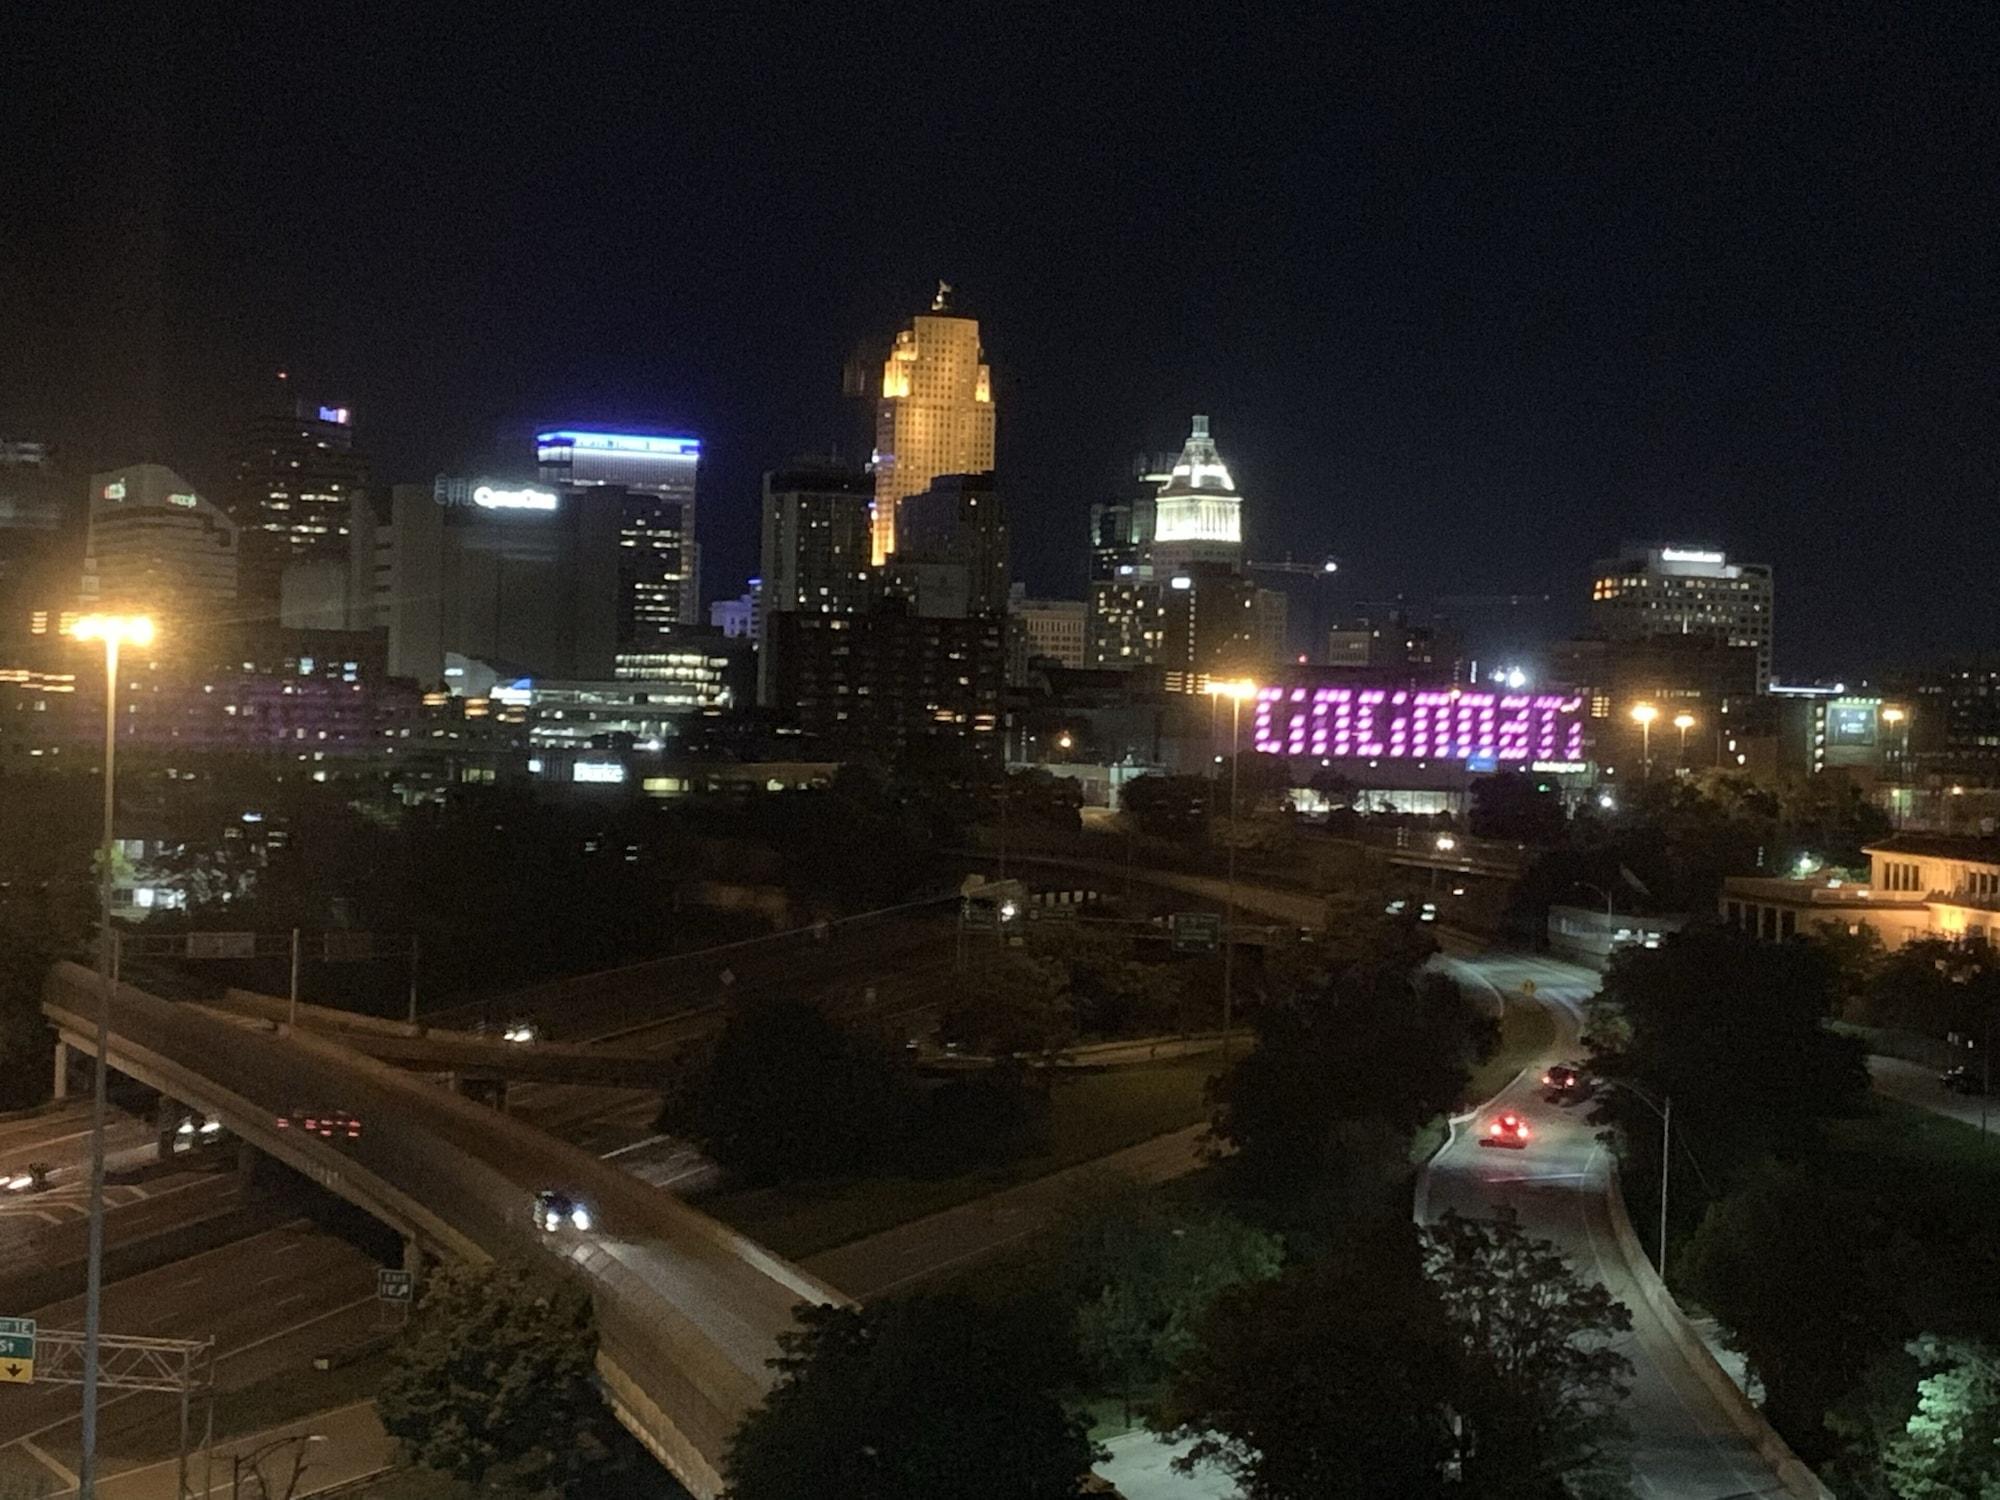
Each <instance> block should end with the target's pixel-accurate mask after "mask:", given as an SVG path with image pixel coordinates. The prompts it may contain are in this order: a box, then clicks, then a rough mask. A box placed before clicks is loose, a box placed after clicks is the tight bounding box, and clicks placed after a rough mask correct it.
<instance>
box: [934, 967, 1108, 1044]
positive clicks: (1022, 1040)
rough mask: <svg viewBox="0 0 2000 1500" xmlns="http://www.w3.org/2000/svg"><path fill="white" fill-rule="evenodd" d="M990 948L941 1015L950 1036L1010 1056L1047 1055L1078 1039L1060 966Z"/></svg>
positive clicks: (945, 1032) (942, 1028)
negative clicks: (1018, 1054)
mask: <svg viewBox="0 0 2000 1500" xmlns="http://www.w3.org/2000/svg"><path fill="white" fill-rule="evenodd" d="M987 953H988V955H989V956H988V957H987V959H986V961H985V962H984V963H982V964H980V965H979V967H978V971H977V972H976V973H974V974H973V975H971V976H970V983H968V984H967V985H965V986H964V987H963V988H962V989H961V990H960V991H959V993H958V995H957V996H956V998H955V999H954V1000H953V1001H952V1003H951V1004H950V1006H949V1007H948V1008H947V1009H946V1010H945V1012H944V1014H943V1016H942V1017H941V1018H940V1019H939V1023H938V1029H939V1032H940V1033H941V1034H942V1035H943V1036H944V1037H945V1038H946V1039H947V1040H948V1041H953V1042H958V1043H961V1044H963V1045H964V1046H967V1047H971V1048H974V1049H977V1050H979V1051H982V1052H990V1053H993V1054H995V1055H998V1056H1001V1057H1012V1056H1014V1055H1016V1054H1017V1053H1025V1054H1030V1055H1034V1056H1046V1055H1049V1054H1053V1053H1056V1052H1060V1051H1061V1050H1062V1049H1063V1048H1064V1047H1067V1046H1068V1045H1069V1044H1070V1043H1071V1042H1073V1041H1075V1040H1076V1007H1075V1005H1074V1004H1072V1003H1071V1001H1070V998H1069V992H1068V985H1067V978H1068V976H1067V975H1066V974H1065V973H1064V972H1063V969H1062V967H1061V965H1059V964H1056V963H1052V962H1050V961H1049V960H1047V959H1045V958H1042V957H1039V956H1037V955H1035V954H1031V953H1022V952H1014V951H1010V950H1006V949H1002V950H1000V951H998V952H997V953H995V952H993V950H990V949H989V950H987Z"/></svg>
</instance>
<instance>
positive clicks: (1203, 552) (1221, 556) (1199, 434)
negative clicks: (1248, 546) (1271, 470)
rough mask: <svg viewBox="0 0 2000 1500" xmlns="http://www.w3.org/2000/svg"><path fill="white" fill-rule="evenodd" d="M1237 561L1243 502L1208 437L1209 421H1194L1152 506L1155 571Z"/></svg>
mask: <svg viewBox="0 0 2000 1500" xmlns="http://www.w3.org/2000/svg"><path fill="white" fill-rule="evenodd" d="M1242 559H1243V496H1242V495H1241V494H1240V493H1239V492H1238V491H1237V488H1236V481H1235V480H1234V479H1232V478H1231V477H1230V474H1229V466H1228V465H1227V464H1225V463H1224V462H1223V461H1222V455H1221V454H1220V453H1218V452H1217V451H1216V448H1215V439H1214V438H1212V437H1210V436H1209V435H1208V418H1207V417H1199V416H1198V417H1196V418H1195V419H1194V430H1193V431H1192V432H1190V433H1189V434H1188V440H1187V442H1186V444H1185V445H1184V446H1183V447H1182V448H1181V456H1180V457H1179V458H1178V459H1176V460H1175V462H1174V467H1173V471H1172V472H1171V473H1170V474H1169V475H1168V476H1167V481H1166V483H1165V484H1163V485H1161V486H1160V493H1159V498H1158V499H1157V500H1156V501H1155V502H1154V520H1153V561H1154V565H1155V566H1156V567H1158V568H1161V569H1172V568H1175V567H1178V566H1181V565H1183V564H1186V563H1193V562H1222V563H1237V564H1240V563H1241V562H1242Z"/></svg>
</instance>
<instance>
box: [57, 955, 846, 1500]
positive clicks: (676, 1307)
mask: <svg viewBox="0 0 2000 1500" xmlns="http://www.w3.org/2000/svg"><path fill="white" fill-rule="evenodd" d="M88 982H89V976H88V974H87V972H86V971H82V970H80V969H78V968H77V967H76V966H74V965H62V966H58V968H57V970H56V972H55V974H54V975H53V976H52V978H51V981H50V988H49V998H48V1006H49V1008H50V1009H51V1011H52V1012H53V1013H54V1014H55V1015H56V1016H57V1017H58V1018H60V1020H61V1022H62V1024H63V1026H64V1029H65V1031H66V1033H70V1034H73V1035H75V1034H80V1032H81V1028H82V1024H83V1023H82V1021H81V1019H80V1014H79V1013H80V1011H81V1010H82V1009H83V1007H82V1006H81V1003H80V1001H79V1000H78V998H77V997H78V994H79V992H80V991H81V990H82V989H83V988H84V987H85V986H86V985H87V984H88ZM113 1034H114V1038H115V1045H116V1046H117V1047H118V1048H120V1049H123V1051H124V1053H125V1054H126V1055H127V1056H128V1057H130V1058H133V1059H136V1063H137V1065H139V1066H144V1067H155V1068H158V1069H160V1070H161V1076H162V1077H164V1078H165V1079H166V1080H167V1081H168V1082H169V1083H170V1084H172V1083H174V1082H175V1080H176V1079H179V1080H180V1082H179V1083H178V1084H177V1086H179V1087H182V1088H184V1089H185V1090H186V1091H187V1092H189V1093H191V1094H194V1095H197V1096H201V1097H211V1098H212V1099H213V1102H214V1103H215V1104H216V1106H217V1107H218V1108H220V1109H222V1110H223V1111H224V1112H225V1113H229V1112H232V1111H234V1112H235V1113H236V1115H238V1116H240V1118H237V1117H232V1118H231V1119H230V1124H231V1125H232V1127H234V1128H237V1129H239V1130H242V1131H250V1132H258V1133H259V1135H258V1138H259V1139H263V1140H266V1141H269V1142H271V1143H272V1144H273V1145H275V1144H276V1138H277V1134H278V1133H277V1132H276V1130H275V1129H274V1128H273V1127H272V1126H271V1124H270V1120H271V1116H272V1113H273V1112H279V1111H284V1110H288V1109H291V1108H294V1107H296V1106H297V1104H298V1103H299V1102H300V1101H302V1100H310V1101H313V1102H315V1103H318V1104H320V1105H321V1106H322V1107H339V1108H344V1109H350V1110H352V1111H354V1112H355V1113H357V1114H358V1115H360V1116H361V1118H362V1119H363V1121H364V1122H365V1129H364V1133H363V1135H362V1137H361V1138H360V1139H358V1140H353V1141H346V1140H343V1141H341V1142H340V1143H339V1144H338V1145H337V1146H336V1145H334V1144H332V1143H327V1142H320V1141H317V1140H308V1139H301V1138H296V1137H287V1138H286V1140H287V1142H288V1144H287V1145H286V1147H285V1149H286V1150H287V1151H293V1152H297V1153H299V1154H300V1155H301V1157H302V1159H305V1160H306V1161H308V1162H309V1163H310V1164H311V1166H312V1168H313V1173H314V1175H316V1176H318V1177H320V1178H321V1180H322V1181H324V1182H325V1183H326V1184H327V1185H328V1186H329V1187H331V1188H333V1189H334V1190H335V1191H337V1192H341V1193H343V1194H344V1195H349V1196H351V1197H352V1198H353V1200H354V1201H357V1202H359V1203H361V1204H362V1205H363V1206H366V1207H369V1208H371V1209H372V1210H374V1211H377V1212H384V1213H391V1214H396V1215H401V1216H404V1217H406V1218H408V1219H409V1220H410V1221H411V1223H412V1224H414V1225H415V1226H416V1227H417V1228H418V1229H419V1231H420V1232H421V1233H422V1234H423V1235H424V1236H425V1237H426V1238H427V1239H435V1240H436V1243H437V1245H438V1246H441V1247H443V1248H446V1249H449V1250H451V1251H452V1252H453V1253H469V1252H470V1251H471V1250H473V1249H474V1248H475V1247H476V1249H477V1250H483V1251H484V1252H485V1253H489V1254H496V1255H498V1254H510V1253H521V1252H533V1251H538V1250H539V1251H542V1252H545V1253H547V1252H554V1253H560V1254H563V1255H564V1256H565V1257H566V1258H568V1259H569V1260H571V1261H572V1262H573V1263H574V1264H575V1265H576V1266H577V1267H579V1268H580V1269H581V1270H583V1271H584V1272H585V1273H586V1274H587V1275H588V1276H589V1277H590V1278H591V1280H592V1290H593V1294H594V1297H595V1300H596V1303H597V1309H598V1315H599V1327H600V1330H601V1349H602V1353H603V1356H604V1358H605V1359H606V1360H607V1361H608V1362H609V1364H608V1366H605V1367H603V1368H606V1370H607V1375H608V1377H609V1378H612V1379H613V1381H614V1389H615V1391H616V1393H617V1395H618V1400H619V1403H620V1410H621V1412H622V1413H623V1414H624V1415H626V1416H628V1417H629V1418H630V1419H631V1420H633V1421H634V1422H635V1423H636V1424H638V1425H640V1426H641V1427H642V1428H643V1429H644V1431H645V1432H646V1434H647V1436H648V1437H649V1438H650V1439H651V1440H653V1441H657V1442H662V1443H664V1444H667V1445H668V1447H669V1451H670V1453H671V1454H672V1455H673V1457H674V1463H675V1464H676V1466H677V1468H678V1469H679V1471H680V1472H681V1474H682V1477H683V1478H684V1480H685V1481H686V1482H688V1483H690V1485H691V1487H693V1488H695V1489H697V1490H698V1491H700V1492H702V1493H714V1492H716V1491H717V1490H719V1488H720V1486H719V1483H718V1482H717V1479H716V1475H715V1471H714V1465H715V1464H716V1463H717V1462H718V1461H719V1459H720V1457H721V1453H722V1450H723V1448H724V1446H725V1445H726V1443H727V1439H728V1437H729V1435H730V1433H731V1432H733V1431H734V1429H735V1427H736V1424H737V1422H738V1421H739V1420H740V1419H741V1417H742V1415H743V1413H744V1412H745V1411H746V1410H747V1409H748V1408H749V1407H750V1406H752V1405H754V1404H756V1403H757V1402H759V1401H761V1400H762V1398H763V1396H764V1394H765V1392H766V1391H767V1390H768V1389H769V1386H770V1383H771V1380H772V1374H771V1371H770V1369H769V1366H768V1360H769V1359H770V1357H771V1356H772V1354H773V1353H775V1349H776V1340H777V1336H778V1334H779V1333H780V1332H781V1331H782V1330H784V1329H786V1328H788V1327H790V1326H791V1323H792V1312H793V1309H794V1307H796V1305H797V1304H798V1303H799V1302H801V1301H806V1300H837V1294H835V1293H833V1292H832V1291H830V1290H829V1289H827V1288H825V1287H824V1286H823V1284H821V1283H819V1282H818V1281H816V1280H815V1279H814V1278H812V1277H810V1276H808V1275H807V1274H806V1273H804V1272H802V1271H800V1270H798V1269H797V1268H796V1267H793V1266H789V1265H787V1264H786V1263H784V1262H783V1261H782V1260H780V1259H778V1258H777V1257H775V1256H772V1255H770V1254H768V1253H767V1252H764V1251H762V1250H761V1249H760V1248H759V1247H757V1246H756V1245H754V1244H752V1243H750V1242H748V1241H746V1240H744V1239H743V1238H742V1237H741V1236H739V1235H737V1234H735V1233H734V1232H733V1231H730V1230H729V1229H727V1228H726V1227H724V1226H723V1225H720V1224H718V1223H716V1222H715V1221H714V1220H711V1219H709V1218H707V1217H706V1216H705V1215H701V1214H699V1213H696V1212H695V1211H693V1210H691V1209H689V1208H688V1207H687V1206H686V1205H684V1204H683V1203H681V1202H680V1201H679V1200H678V1199H676V1198H675V1197H674V1196H673V1195H672V1194H670V1193H664V1192H661V1191H659V1190H658V1189H656V1188H653V1187H651V1186H649V1185H648V1184H646V1183H644V1182H642V1181H640V1180H638V1179H637V1178H635V1177H632V1176H628V1175H626V1174H625V1173H622V1172H620V1171H619V1170H618V1169H617V1168H616V1166H615V1165H611V1164H606V1163H604V1162H601V1161H599V1160H597V1159H596V1158H595V1157H593V1156H591V1155H590V1154H588V1153H586V1152H582V1151H579V1150H578V1149H577V1148H575V1147H574V1146H571V1145H569V1144H567V1143H565V1142H561V1141H558V1140H555V1139H554V1138H552V1137H549V1136H547V1135H545V1134H543V1133H541V1132H539V1131H536V1130H533V1129H531V1128H529V1127H527V1126H525V1125H523V1124H521V1123H520V1122H518V1121H515V1120H513V1119H510V1118H509V1117H508V1116H506V1115H503V1114H499V1113H496V1112H495V1111H494V1110H492V1109H490V1108H487V1107H485V1106H483V1105H478V1104H474V1103H472V1102H471V1101H469V1100H466V1099H462V1098H459V1097H457V1096H455V1095H453V1094H452V1093H450V1092H449V1091H447V1090H444V1089H441V1088H439V1087H437V1086H436V1085H435V1084H433V1083H430V1082H428V1081H426V1080H424V1079H421V1078H415V1077H411V1076H409V1075H408V1074H405V1073H401V1072H399V1071H397V1070H395V1069H393V1068H390V1067H387V1066H384V1065H382V1064H378V1063H374V1062H371V1061H369V1060H368V1059H366V1058H363V1057H360V1056H359V1055H357V1054H355V1053H353V1052H351V1051H349V1050H348V1049H345V1048H343V1047H341V1046H339V1045H338V1044H337V1043H334V1042H330V1041H327V1040H324V1039H321V1038H318V1037H313V1036H309V1035H305V1034H300V1035H297V1036H291V1037H279V1036H277V1035H274V1034H272V1033H270V1032H267V1031H263V1030H260V1029H257V1028H254V1027H247V1026H243V1025H238V1024H234V1023H231V1022H228V1021H224V1020H221V1019H219V1018H216V1017H214V1016H211V1015H208V1014H206V1013H204V1012H202V1011H200V1010H197V1009H191V1008H188V1007H180V1006H174V1005H171V1004H169V1003H167V1002H164V1001H161V1000H159V999H157V998H156V997H153V996H149V995H147V994H145V993H144V992H142V991H138V990H136V989H134V988H133V987H131V986H125V987H124V988H123V989H122V990H121V991H120V994H119V998H118V1000H117V1002H116V1010H115V1013H114V1026H113ZM118 1057H119V1054H118V1053H114V1061H116V1060H117V1059H118ZM148 1058H151V1059H156V1060H157V1061H148V1060H147V1059H148ZM542 1187H556V1188H562V1189H565V1190H567V1191H570V1192H572V1193H575V1194H577V1195H579V1196H581V1197H583V1198H584V1199H585V1200H587V1201H588V1202H590V1203H591V1205H592V1206H593V1208H594V1209H595V1210H596V1218H597V1227H596V1228H594V1229H593V1230H592V1232H590V1233H588V1234H584V1235H571V1234H563V1235H558V1236H549V1235H542V1234H539V1233H537V1232H536V1230H535V1228H534V1227H533V1226H532V1224H531V1215H530V1206H531V1200H532V1197H533V1194H534V1192H535V1191H536V1190H537V1189H539V1188H542ZM683 1441H684V1442H685V1443H686V1444H687V1446H681V1444H682V1442H683Z"/></svg>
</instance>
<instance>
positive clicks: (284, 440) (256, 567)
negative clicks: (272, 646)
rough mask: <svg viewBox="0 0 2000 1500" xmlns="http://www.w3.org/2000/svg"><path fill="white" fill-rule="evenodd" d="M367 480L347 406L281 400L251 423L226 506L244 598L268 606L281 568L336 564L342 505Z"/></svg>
mask: <svg viewBox="0 0 2000 1500" xmlns="http://www.w3.org/2000/svg"><path fill="white" fill-rule="evenodd" d="M281 378H282V377H281ZM367 484H368V460H367V458H366V457H365V456H363V455H362V454H361V453H360V452H359V451H357V450H356V448H355V446H354V420H353V413H351V412H350V411H349V410H348V409H347V408H346V407H344V406H321V405H319V404H317V403H316V402H311V401H299V402H297V403H290V402H287V404H286V405H285V406H284V407H283V409H282V410H278V411H273V412H270V413H268V414H266V415H264V416H260V417H258V418H257V419H256V420H255V421H253V422H252V423H251V424H250V426H249V428H248V429H247V430H246V431H245V432H244V434H243V436H242V439H241V441H240V443H239V444H238V447H237V450H236V474H235V478H234V482H233V484H232V486H231V489H230V492H229V499H228V504H227V506H226V507H225V508H226V509H227V510H228V512H229V516H230V519H231V520H233V521H235V523H236V526H237V530H238V534H239V536H240V537H241V542H242V556H241V569H240V577H239V583H240V592H241V593H242V596H243V598H244V599H245V601H246V602H248V603H249V604H250V605H251V606H252V607H253V608H256V609H263V610H269V609H272V608H274V607H275V606H276V604H277V602H278V596H279V582H280V580H281V579H282V577H283V576H284V571H285V569H286V568H287V567H289V566H291V565H292V564H293V563H300V562H328V561H331V562H335V563H338V562H341V561H343V560H344V559H345V558H346V556H347V526H348V514H349V505H350V503H351V502H352V500H353V498H354V496H355V495H357V494H359V493H360V492H361V491H362V490H363V489H364V488H365V487H366V486H367Z"/></svg>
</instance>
